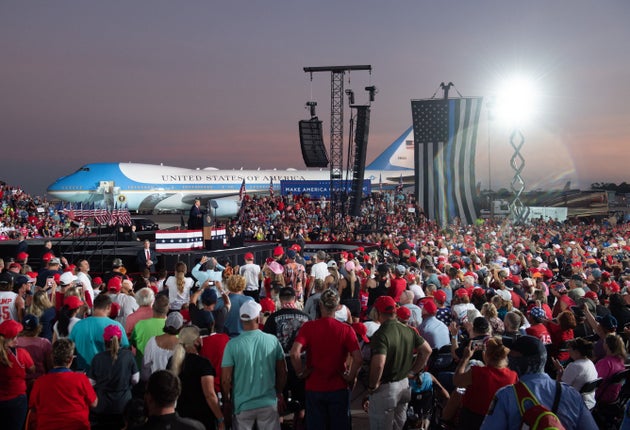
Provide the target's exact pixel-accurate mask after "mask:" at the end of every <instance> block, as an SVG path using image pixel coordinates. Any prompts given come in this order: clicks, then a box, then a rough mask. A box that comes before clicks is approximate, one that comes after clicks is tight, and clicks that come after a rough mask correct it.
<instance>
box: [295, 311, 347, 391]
mask: <svg viewBox="0 0 630 430" xmlns="http://www.w3.org/2000/svg"><path fill="white" fill-rule="evenodd" d="M295 342H298V343H300V344H301V345H302V346H303V347H304V349H305V350H306V367H307V368H308V369H311V370H312V373H311V374H310V375H309V377H308V378H307V379H306V389H307V390H308V391H337V390H342V389H344V388H348V383H347V382H346V381H345V380H344V379H343V373H344V372H345V370H346V369H345V363H346V358H347V357H348V354H349V353H351V352H354V351H356V350H358V349H359V341H358V340H357V335H356V334H355V333H354V330H353V329H352V327H351V326H350V325H349V324H344V323H342V322H339V321H337V320H336V319H334V318H321V319H317V320H315V321H307V322H305V323H304V324H303V325H302V327H301V328H300V331H299V332H298V334H297V336H296V337H295Z"/></svg>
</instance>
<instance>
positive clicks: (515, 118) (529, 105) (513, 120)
mask: <svg viewBox="0 0 630 430" xmlns="http://www.w3.org/2000/svg"><path fill="white" fill-rule="evenodd" d="M538 100H539V94H538V88H537V86H536V85H535V83H534V82H533V81H532V80H531V79H528V78H525V77H521V76H519V77H514V78H510V79H506V80H505V81H503V82H502V83H501V85H500V86H499V89H498V91H497V94H496V99H495V105H494V109H493V110H494V112H493V113H494V114H495V115H496V117H497V119H499V120H501V121H502V122H505V123H506V124H507V125H509V126H511V127H520V126H521V125H523V124H525V123H527V121H528V120H530V119H531V118H532V117H533V116H534V114H535V111H536V104H537V102H538Z"/></svg>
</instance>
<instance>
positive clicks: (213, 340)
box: [199, 333, 230, 393]
mask: <svg viewBox="0 0 630 430" xmlns="http://www.w3.org/2000/svg"><path fill="white" fill-rule="evenodd" d="M202 340H203V342H202V346H201V351H199V355H201V356H202V357H206V358H207V359H208V360H210V363H211V364H212V367H214V372H215V373H216V375H215V376H214V391H216V392H217V393H220V392H221V361H223V351H225V345H227V343H228V342H229V340H230V337H229V336H228V335H227V334H225V333H215V334H212V335H210V336H204V337H203V338H202Z"/></svg>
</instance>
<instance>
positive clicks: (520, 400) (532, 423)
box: [512, 381, 566, 430]
mask: <svg viewBox="0 0 630 430" xmlns="http://www.w3.org/2000/svg"><path fill="white" fill-rule="evenodd" d="M512 387H513V388H514V394H515V395H516V402H517V404H518V408H519V411H520V413H521V428H522V429H531V430H552V429H553V430H566V429H565V427H564V425H563V424H562V422H561V421H560V418H558V415H556V412H557V410H558V405H559V404H560V395H561V394H562V384H560V382H558V381H556V396H555V397H554V399H553V406H552V408H551V409H549V408H547V407H546V406H544V405H541V404H540V402H539V401H538V399H537V398H536V397H535V396H534V394H533V393H532V392H531V391H530V390H529V388H527V385H525V384H524V383H523V382H517V383H516V384H514V385H512ZM526 403H530V404H531V405H530V406H529V408H526V407H525V404H526Z"/></svg>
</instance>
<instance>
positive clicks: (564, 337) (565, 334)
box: [547, 322, 574, 361]
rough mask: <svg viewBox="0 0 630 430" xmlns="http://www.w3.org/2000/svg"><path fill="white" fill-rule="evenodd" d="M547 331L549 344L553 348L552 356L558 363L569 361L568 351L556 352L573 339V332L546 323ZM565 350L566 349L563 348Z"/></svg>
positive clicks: (552, 323) (558, 325)
mask: <svg viewBox="0 0 630 430" xmlns="http://www.w3.org/2000/svg"><path fill="white" fill-rule="evenodd" d="M547 331H548V332H549V335H550V336H551V343H552V344H553V346H554V355H555V356H556V358H557V359H558V360H560V361H565V360H568V359H569V351H562V352H558V351H557V350H558V349H560V347H561V346H563V345H564V344H565V342H566V341H568V340H571V339H573V337H574V335H573V330H572V329H569V330H562V327H560V324H556V323H554V322H550V323H547ZM565 349H566V348H565Z"/></svg>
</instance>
